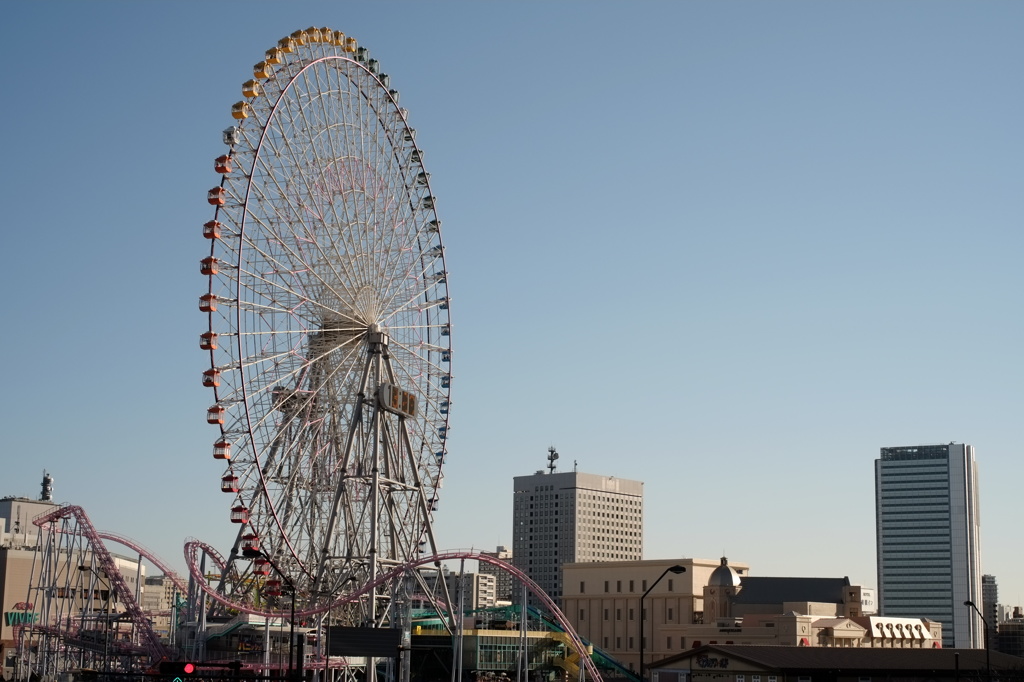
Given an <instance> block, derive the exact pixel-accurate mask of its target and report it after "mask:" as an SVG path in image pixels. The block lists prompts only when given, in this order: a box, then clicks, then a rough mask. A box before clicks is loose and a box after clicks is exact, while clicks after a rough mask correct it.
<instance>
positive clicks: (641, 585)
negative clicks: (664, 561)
mask: <svg viewBox="0 0 1024 682" xmlns="http://www.w3.org/2000/svg"><path fill="white" fill-rule="evenodd" d="M640 589H641V590H643V591H644V592H646V591H647V581H646V580H643V581H641V582H640Z"/></svg>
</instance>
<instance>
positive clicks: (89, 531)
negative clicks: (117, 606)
mask: <svg viewBox="0 0 1024 682" xmlns="http://www.w3.org/2000/svg"><path fill="white" fill-rule="evenodd" d="M71 521H73V522H74V524H75V525H71V524H70V523H69V522H71ZM32 523H33V524H34V525H36V526H38V527H39V528H41V529H43V530H45V531H49V532H51V533H62V534H72V535H80V536H82V537H84V538H85V539H86V540H87V541H88V543H89V548H90V549H91V550H92V553H93V556H94V557H95V559H96V562H97V564H98V566H99V568H100V569H101V570H102V571H103V572H104V573H105V574H106V576H107V580H109V581H110V586H111V588H113V591H114V592H115V593H116V594H117V596H118V598H119V599H120V601H121V604H122V605H123V607H124V609H125V613H127V614H128V618H129V619H130V621H131V623H132V625H134V627H135V628H136V632H138V633H139V635H140V637H141V639H142V646H143V648H144V650H145V652H146V653H148V654H149V658H150V661H151V662H155V661H159V660H160V659H162V658H165V657H168V656H169V655H170V652H169V651H168V650H167V647H166V646H164V644H163V642H161V641H160V637H159V636H158V635H157V634H156V632H155V631H154V630H153V625H152V623H150V621H149V619H148V618H147V617H146V614H145V613H144V612H143V611H142V607H140V606H139V602H138V600H136V599H135V594H134V592H132V590H131V588H130V587H129V586H128V583H127V582H126V581H125V579H124V577H123V576H122V575H121V572H120V571H119V570H118V569H117V564H115V563H114V558H113V556H112V555H111V554H110V551H109V550H108V549H107V547H106V545H105V544H104V542H103V538H104V537H106V538H108V539H111V540H114V541H116V542H120V543H122V544H125V545H126V546H128V547H130V548H132V549H133V550H135V551H137V552H138V553H139V554H140V555H141V556H144V557H145V558H146V559H148V560H150V561H152V562H153V564H154V565H156V566H157V568H160V569H161V570H163V571H165V574H166V575H168V576H171V579H172V580H174V582H175V586H182V587H184V586H185V583H184V581H182V580H181V578H180V577H177V580H175V577H176V576H174V574H173V572H172V571H170V570H169V569H168V568H167V567H166V564H164V563H163V562H162V561H161V560H160V559H159V558H156V557H154V555H153V553H152V552H149V551H148V550H145V548H143V547H142V546H141V545H138V544H137V543H134V542H132V541H130V540H127V538H124V537H122V536H118V535H114V534H112V533H102V534H101V533H99V532H98V531H97V530H96V528H95V527H94V526H93V525H92V522H91V521H90V520H89V517H88V515H87V514H86V513H85V510H84V509H82V508H81V507H78V506H75V505H66V506H62V507H58V508H56V509H54V510H53V511H51V512H47V513H45V514H42V515H40V516H37V517H36V518H34V519H33V520H32ZM126 540H127V542H126ZM68 560H70V557H69V558H68ZM182 587H180V588H179V589H182ZM44 627H48V626H46V624H42V627H38V628H33V629H35V630H38V631H40V632H43V628H44ZM61 634H62V636H63V637H64V638H65V639H66V640H68V641H72V640H73V639H74V638H73V636H72V635H71V633H70V632H66V631H65V632H62V633H61Z"/></svg>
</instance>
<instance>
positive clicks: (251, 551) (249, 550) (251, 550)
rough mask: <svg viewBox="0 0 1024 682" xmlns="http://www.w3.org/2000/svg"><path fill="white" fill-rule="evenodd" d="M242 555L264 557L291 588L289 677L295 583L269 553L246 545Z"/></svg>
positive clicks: (293, 641)
mask: <svg viewBox="0 0 1024 682" xmlns="http://www.w3.org/2000/svg"><path fill="white" fill-rule="evenodd" d="M242 556H244V557H245V558H246V559H258V558H259V557H263V558H264V559H266V560H267V561H268V562H269V563H270V565H271V566H272V567H273V568H274V572H275V573H277V574H278V575H279V576H281V578H282V579H283V580H284V581H285V582H286V583H287V584H288V589H289V590H291V593H292V606H291V620H290V621H289V627H288V676H289V677H291V676H292V675H293V670H294V667H293V665H292V661H293V656H292V652H293V650H294V648H295V583H293V582H292V579H291V578H289V577H288V576H287V575H285V574H284V573H283V572H282V571H281V569H280V568H278V567H277V564H276V563H274V560H273V559H272V558H271V557H270V555H269V554H267V553H266V552H264V551H263V550H261V549H257V548H255V547H246V548H245V549H243V550H242ZM300 667H301V666H300Z"/></svg>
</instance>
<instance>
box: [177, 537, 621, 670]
mask: <svg viewBox="0 0 1024 682" xmlns="http://www.w3.org/2000/svg"><path fill="white" fill-rule="evenodd" d="M210 549H211V548H209V546H208V545H205V544H204V543H202V542H200V541H198V540H190V541H188V542H186V543H185V561H186V563H187V564H188V569H189V572H190V574H191V575H192V578H193V582H194V583H195V584H196V585H199V586H200V588H201V589H202V590H203V591H204V592H205V593H206V594H207V595H209V596H210V598H211V599H213V600H214V601H217V602H219V603H221V604H223V605H224V606H227V607H228V608H231V609H235V610H237V611H240V612H243V613H251V614H253V615H258V616H264V617H288V616H289V615H290V609H289V610H288V611H276V610H275V611H268V610H265V609H258V608H256V607H254V606H251V605H247V604H239V603H236V602H233V601H231V599H229V598H228V597H226V596H225V595H223V594H221V593H219V592H218V591H217V590H216V589H215V588H212V587H210V586H209V585H208V584H207V581H206V578H205V576H204V575H203V571H202V568H201V566H200V563H201V562H200V560H199V559H200V555H201V553H203V552H207V553H208V552H209V551H210ZM454 559H473V560H476V561H481V562H483V563H487V564H491V565H492V566H496V567H498V568H500V569H501V570H503V571H505V572H506V573H508V574H510V575H512V576H513V577H515V578H516V579H518V580H519V581H520V582H521V583H522V584H523V585H525V586H526V588H527V589H528V590H529V591H530V592H531V593H533V594H534V596H536V597H537V599H539V600H540V602H541V604H543V606H544V608H545V609H546V610H547V611H548V613H550V614H551V617H552V618H553V619H554V621H555V622H557V623H558V625H559V626H560V627H561V628H562V631H563V632H564V633H565V637H566V639H567V640H568V642H567V643H568V644H569V645H571V646H572V648H573V650H574V651H575V652H576V656H578V657H579V659H578V660H582V661H583V665H584V667H585V668H586V671H587V674H588V675H589V677H590V679H591V680H592V681H593V682H602V678H601V674H600V673H599V672H598V670H597V666H595V665H594V662H593V661H592V660H591V659H590V656H589V655H587V651H586V647H585V645H584V644H583V640H581V639H580V636H579V635H578V634H576V630H575V629H573V627H572V625H571V624H570V623H569V620H568V619H567V618H566V617H565V614H563V613H562V611H561V609H559V608H558V605H557V604H555V602H554V601H553V600H552V599H551V597H549V596H548V595H547V593H546V592H544V590H543V589H542V588H541V587H540V585H538V584H537V583H535V582H534V581H533V580H531V579H530V577H529V576H528V575H526V574H525V573H524V572H522V571H521V570H519V569H518V568H516V567H515V566H513V565H512V564H510V563H508V562H506V561H502V560H501V559H498V558H496V557H493V556H489V555H487V554H485V553H483V552H478V551H474V550H469V551H466V550H457V551H451V552H440V553H438V554H434V555H431V556H423V557H419V558H417V559H414V560H412V561H409V562H407V563H405V564H403V565H401V566H397V567H396V568H394V569H392V570H390V571H388V572H387V573H385V574H383V575H381V576H380V577H378V578H377V580H375V581H373V582H372V583H368V584H366V585H363V586H362V587H361V588H360V589H359V590H357V591H354V592H351V593H347V594H344V595H342V596H340V597H339V598H338V599H336V600H335V601H332V602H329V603H322V604H319V605H317V606H315V607H311V608H306V609H297V610H296V611H295V617H296V618H300V617H305V616H313V615H317V614H321V613H325V612H327V611H328V610H331V609H334V608H337V607H339V606H341V605H343V604H351V603H353V602H356V601H358V600H359V599H360V598H361V597H363V596H364V595H369V594H373V591H374V589H375V588H377V587H378V586H380V585H383V584H385V583H387V582H388V581H390V580H392V579H394V578H396V577H398V576H400V575H402V574H403V573H407V572H409V571H412V570H413V569H416V568H419V567H420V566H424V565H427V564H436V565H440V562H442V561H451V560H454ZM574 658H575V657H574Z"/></svg>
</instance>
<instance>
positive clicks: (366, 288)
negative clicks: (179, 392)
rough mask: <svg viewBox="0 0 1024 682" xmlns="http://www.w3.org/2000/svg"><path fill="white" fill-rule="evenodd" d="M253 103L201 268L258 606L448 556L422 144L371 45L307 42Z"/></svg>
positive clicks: (442, 392) (235, 518) (434, 291)
mask: <svg viewBox="0 0 1024 682" xmlns="http://www.w3.org/2000/svg"><path fill="white" fill-rule="evenodd" d="M242 94H243V99H242V100H240V101H239V102H237V103H236V104H234V106H233V107H232V109H231V115H232V117H233V119H234V121H233V123H234V124H233V125H232V127H230V128H228V129H227V130H225V131H224V135H223V139H224V143H225V144H226V145H227V151H226V153H224V154H222V155H221V156H219V157H218V158H217V159H216V160H215V164H214V165H215V170H216V172H217V173H219V174H220V177H221V181H220V184H219V185H218V186H216V187H214V188H213V189H211V190H210V191H209V194H208V201H209V203H210V204H211V205H213V206H214V215H213V219H212V220H210V221H209V222H207V223H206V224H205V225H204V227H203V234H204V236H205V237H206V238H207V239H208V240H209V246H210V249H209V255H208V256H207V257H205V258H203V259H202V261H201V264H200V269H201V272H202V274H204V275H206V277H207V281H208V285H209V286H208V290H207V291H206V293H205V294H203V295H202V296H201V297H200V310H201V311H203V312H204V313H206V315H207V318H208V320H209V328H208V330H207V331H206V332H204V333H203V334H202V335H201V337H200V346H201V348H202V349H203V350H205V351H207V353H208V356H209V368H208V369H206V370H205V371H204V372H203V384H204V385H205V386H208V387H210V388H212V389H213V396H214V398H213V401H212V405H211V406H210V408H209V410H208V412H207V421H208V422H209V423H211V424H214V425H215V426H217V427H218V434H217V436H216V438H215V439H214V440H215V442H214V445H213V456H214V458H215V459H217V460H220V461H222V462H223V463H224V464H225V467H226V468H225V470H224V472H223V474H222V477H221V490H222V491H224V492H225V493H227V494H228V495H229V496H230V497H229V499H230V501H231V502H230V504H229V505H226V506H227V507H228V508H229V509H230V513H227V512H226V513H225V522H227V521H228V517H230V521H231V522H233V523H235V524H238V533H237V539H236V541H235V544H234V546H233V547H232V549H231V553H230V556H229V558H228V562H229V564H230V569H229V570H225V571H224V577H223V579H222V585H221V589H222V590H224V591H225V592H227V593H229V594H230V596H231V598H232V599H237V600H238V601H239V602H242V601H244V600H249V601H250V602H251V601H253V600H257V599H258V598H259V597H258V595H257V594H254V593H255V592H257V591H258V590H260V589H268V588H272V587H273V585H274V583H275V582H277V581H279V580H280V579H282V578H283V579H284V580H285V582H286V583H288V584H289V585H292V586H294V591H295V592H296V594H297V595H298V596H297V598H298V599H299V600H304V602H305V605H306V606H307V607H309V606H315V604H316V603H317V602H318V601H319V602H326V600H327V595H337V594H338V593H339V592H343V591H345V590H353V589H356V587H361V586H362V585H365V584H367V583H370V582H372V581H374V580H376V579H377V578H378V577H379V576H381V575H384V574H385V573H386V572H387V571H389V570H391V569H392V568H394V567H395V566H397V565H401V564H404V563H406V562H408V561H409V560H411V559H414V558H415V557H416V556H417V553H428V554H432V553H435V552H436V550H437V548H436V546H435V542H434V538H433V531H432V525H431V523H432V516H433V512H434V510H435V509H436V505H437V502H438V491H439V488H440V486H441V470H442V464H443V462H444V459H445V454H446V449H445V448H446V439H447V429H448V406H449V391H450V382H451V372H450V365H451V342H450V338H451V337H450V328H451V327H450V322H449V297H448V284H447V278H448V273H447V270H446V268H445V257H444V248H443V246H442V243H441V234H440V227H441V222H440V221H439V220H438V218H437V213H436V210H435V207H434V202H435V200H434V197H433V196H432V195H431V192H430V181H429V174H428V173H427V172H426V171H425V170H424V167H423V152H422V151H421V150H420V149H419V148H418V147H417V145H416V142H415V137H416V135H415V131H414V130H413V129H412V128H410V127H409V124H408V114H407V112H406V110H405V109H402V108H399V106H398V100H399V95H398V92H397V91H395V90H393V89H391V88H390V83H389V77H388V76H387V75H386V74H384V73H382V72H381V71H380V67H379V65H378V62H377V60H375V59H371V58H370V56H369V52H368V50H366V49H365V48H364V47H361V46H359V45H358V44H357V42H356V40H355V39H354V38H351V37H347V36H345V35H344V34H343V33H341V32H340V31H332V30H330V29H328V28H319V29H318V28H310V29H307V30H304V31H296V32H295V33H292V34H291V35H290V36H286V37H285V38H283V39H281V40H280V41H279V42H278V43H277V45H276V46H274V47H272V48H271V49H269V50H267V52H266V55H265V58H264V59H263V60H261V61H260V62H259V63H258V64H256V65H255V67H254V77H253V78H252V79H251V80H248V81H246V82H245V83H244V84H243V85H242ZM278 573H279V574H280V575H276V574H278ZM388 594H389V591H388V589H387V587H386V586H385V587H383V588H381V589H379V590H378V591H377V593H376V596H375V598H373V599H370V600H368V601H367V602H366V603H364V605H363V607H362V609H363V612H362V613H361V614H360V617H361V618H363V619H364V620H373V619H380V618H381V617H382V616H381V613H382V612H383V611H384V610H386V608H387V606H386V602H387V600H388V598H389V597H388Z"/></svg>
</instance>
